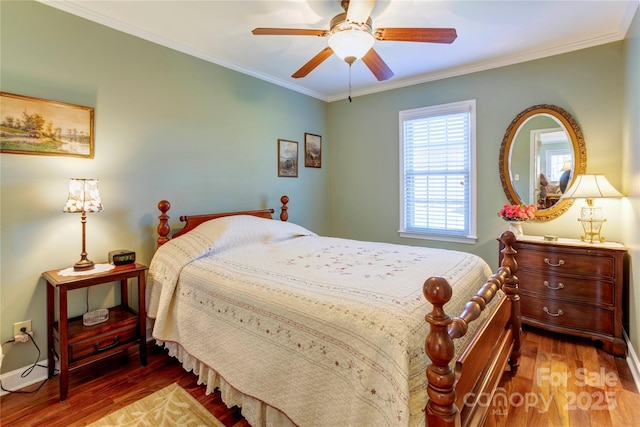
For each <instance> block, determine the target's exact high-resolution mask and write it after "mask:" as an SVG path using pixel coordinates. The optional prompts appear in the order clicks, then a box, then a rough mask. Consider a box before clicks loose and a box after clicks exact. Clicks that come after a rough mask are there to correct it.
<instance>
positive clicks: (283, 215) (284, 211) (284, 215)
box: [280, 196, 289, 221]
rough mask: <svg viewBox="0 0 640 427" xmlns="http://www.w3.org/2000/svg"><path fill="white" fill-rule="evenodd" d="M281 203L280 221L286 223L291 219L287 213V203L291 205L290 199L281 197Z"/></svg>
mask: <svg viewBox="0 0 640 427" xmlns="http://www.w3.org/2000/svg"><path fill="white" fill-rule="evenodd" d="M280 202H281V203H282V207H281V208H280V221H286V220H288V219H289V214H288V213H287V210H288V209H289V208H288V207H287V203H289V197H287V196H282V197H280Z"/></svg>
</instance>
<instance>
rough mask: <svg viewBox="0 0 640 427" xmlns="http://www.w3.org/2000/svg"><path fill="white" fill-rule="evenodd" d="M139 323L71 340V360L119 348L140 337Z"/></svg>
mask: <svg viewBox="0 0 640 427" xmlns="http://www.w3.org/2000/svg"><path fill="white" fill-rule="evenodd" d="M136 326H137V325H136V324H135V323H134V324H129V325H124V327H122V328H120V329H114V330H111V331H109V332H108V333H106V334H101V335H98V336H94V337H90V338H87V339H84V340H79V341H73V342H72V341H70V342H69V361H70V362H75V361H77V360H80V359H82V358H85V357H88V356H93V355H96V354H99V353H103V352H106V351H108V350H111V349H114V348H117V347H119V346H121V345H123V344H127V343H130V342H133V341H136V340H137V339H138V331H137V327H136Z"/></svg>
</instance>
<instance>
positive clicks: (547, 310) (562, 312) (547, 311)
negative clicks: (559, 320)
mask: <svg viewBox="0 0 640 427" xmlns="http://www.w3.org/2000/svg"><path fill="white" fill-rule="evenodd" d="M542 310H543V311H544V312H545V313H547V314H548V315H549V316H553V317H558V316H562V315H563V314H564V311H562V310H558V312H557V313H552V312H550V311H549V309H548V308H547V307H542Z"/></svg>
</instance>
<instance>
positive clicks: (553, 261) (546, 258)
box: [516, 246, 616, 278]
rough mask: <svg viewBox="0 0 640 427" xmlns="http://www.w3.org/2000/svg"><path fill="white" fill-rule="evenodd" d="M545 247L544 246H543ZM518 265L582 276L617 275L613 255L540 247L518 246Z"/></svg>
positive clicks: (611, 276)
mask: <svg viewBox="0 0 640 427" xmlns="http://www.w3.org/2000/svg"><path fill="white" fill-rule="evenodd" d="M543 249H544V248H543ZM516 250H517V251H518V255H517V260H518V265H522V266H526V268H527V269H535V270H544V271H549V272H553V273H566V274H579V275H581V276H599V277H610V278H613V277H615V265H616V260H615V258H614V257H612V256H607V255H602V254H600V255H597V254H588V253H587V252H586V251H583V252H582V253H581V254H579V253H574V252H564V251H561V250H550V249H548V248H547V249H546V250H540V247H537V246H536V247H523V248H517V249H516Z"/></svg>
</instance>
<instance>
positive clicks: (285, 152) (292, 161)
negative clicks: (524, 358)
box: [278, 139, 298, 178]
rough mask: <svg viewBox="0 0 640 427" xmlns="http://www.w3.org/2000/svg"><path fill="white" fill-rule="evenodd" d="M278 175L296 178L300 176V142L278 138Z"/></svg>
mask: <svg viewBox="0 0 640 427" xmlns="http://www.w3.org/2000/svg"><path fill="white" fill-rule="evenodd" d="M278 176H283V177H289V178H296V177H297V176H298V142H297V141H288V140H286V139H279V140H278Z"/></svg>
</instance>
